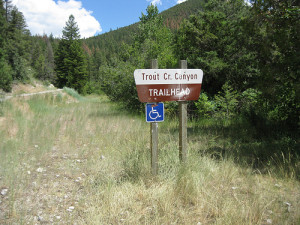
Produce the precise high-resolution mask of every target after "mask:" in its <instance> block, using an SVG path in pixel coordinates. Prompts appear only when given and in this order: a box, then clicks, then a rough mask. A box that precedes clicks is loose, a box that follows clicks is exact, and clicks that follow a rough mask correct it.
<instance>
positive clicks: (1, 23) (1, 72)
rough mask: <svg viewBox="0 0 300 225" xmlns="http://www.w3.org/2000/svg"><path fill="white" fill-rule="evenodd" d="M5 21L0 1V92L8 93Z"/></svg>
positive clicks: (10, 76) (10, 72)
mask: <svg viewBox="0 0 300 225" xmlns="http://www.w3.org/2000/svg"><path fill="white" fill-rule="evenodd" d="M6 27H7V21H6V13H5V9H4V2H3V0H0V90H1V89H2V90H4V91H10V89H11V82H12V75H11V74H12V70H11V67H10V65H9V64H8V62H7V60H6V53H5V49H4V46H5V33H6Z"/></svg>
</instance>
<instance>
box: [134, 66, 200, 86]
mask: <svg viewBox="0 0 300 225" xmlns="http://www.w3.org/2000/svg"><path fill="white" fill-rule="evenodd" d="M202 77H203V71H202V70H200V69H137V70H135V71H134V78H135V83H136V85H144V84H201V83H202Z"/></svg>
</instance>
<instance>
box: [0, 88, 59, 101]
mask: <svg viewBox="0 0 300 225" xmlns="http://www.w3.org/2000/svg"><path fill="white" fill-rule="evenodd" d="M62 90H63V89H56V90H48V91H40V92H35V93H25V94H19V95H7V96H5V97H4V98H0V102H2V101H6V100H8V99H11V98H13V97H27V96H33V95H41V94H48V93H53V92H62Z"/></svg>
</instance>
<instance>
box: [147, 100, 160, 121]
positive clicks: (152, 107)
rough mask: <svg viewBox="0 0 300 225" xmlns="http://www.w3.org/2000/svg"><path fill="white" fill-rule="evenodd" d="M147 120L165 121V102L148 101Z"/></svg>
mask: <svg viewBox="0 0 300 225" xmlns="http://www.w3.org/2000/svg"><path fill="white" fill-rule="evenodd" d="M146 121H147V122H149V123H151V122H163V121H164V103H161V102H160V103H147V104H146Z"/></svg>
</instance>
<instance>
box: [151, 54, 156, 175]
mask: <svg viewBox="0 0 300 225" xmlns="http://www.w3.org/2000/svg"><path fill="white" fill-rule="evenodd" d="M151 69H158V63H157V59H152V60H151ZM150 134H151V143H150V147H151V170H152V174H153V175H155V176H156V175H157V174H158V123H157V122H153V123H150Z"/></svg>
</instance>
